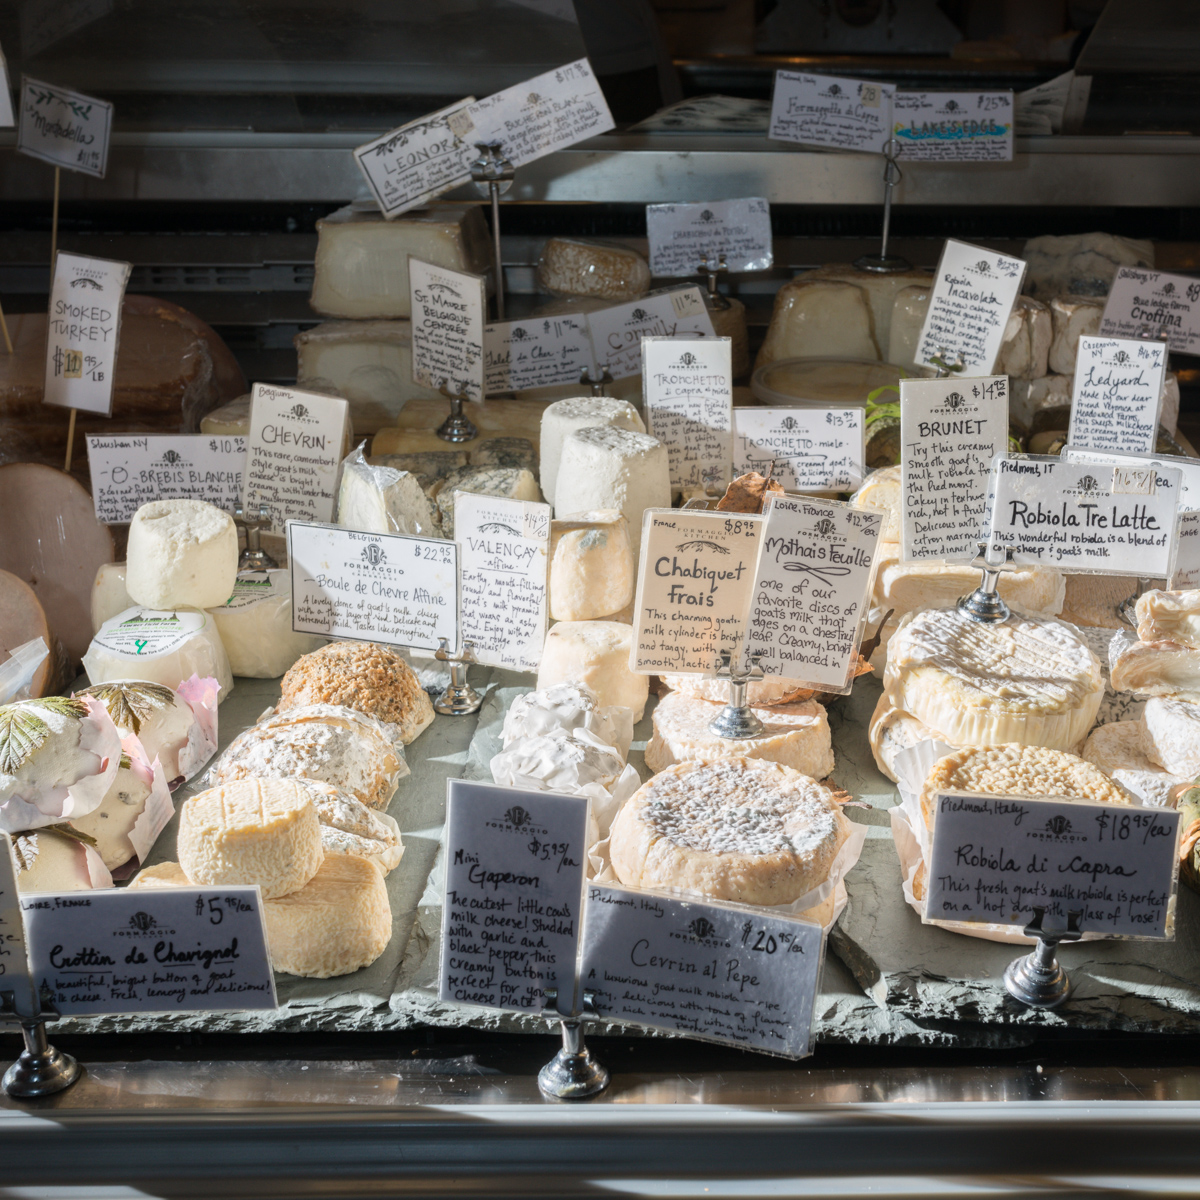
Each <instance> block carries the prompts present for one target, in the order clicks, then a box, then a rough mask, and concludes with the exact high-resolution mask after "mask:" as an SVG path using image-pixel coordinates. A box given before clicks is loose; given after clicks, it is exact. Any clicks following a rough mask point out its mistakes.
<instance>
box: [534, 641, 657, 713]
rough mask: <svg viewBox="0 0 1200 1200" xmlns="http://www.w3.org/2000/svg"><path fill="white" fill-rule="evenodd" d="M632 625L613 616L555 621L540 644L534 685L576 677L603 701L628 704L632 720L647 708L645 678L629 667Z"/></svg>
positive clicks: (551, 684)
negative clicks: (543, 641) (539, 658)
mask: <svg viewBox="0 0 1200 1200" xmlns="http://www.w3.org/2000/svg"><path fill="white" fill-rule="evenodd" d="M632 645H633V626H632V625H623V624H621V623H620V622H618V621H560V622H559V623H558V624H557V625H554V626H552V627H551V629H550V632H549V633H548V634H547V635H546V642H545V645H544V646H543V648H542V661H541V665H540V667H539V668H538V678H537V686H538V691H544V690H545V689H546V688H551V687H554V686H555V685H556V684H560V683H580V684H583V686H584V687H588V688H591V690H592V691H593V692H595V693H596V698H597V700H598V701H599V702H600V703H601V704H602V705H610V704H618V705H621V706H622V707H624V708H631V709H633V719H634V722H635V723H636V722H638V721H640V720H641V719H642V715H643V713H645V711H646V698H647V697H648V696H649V695H650V678H649V676H647V675H635V674H634V673H633V672H632V671H631V670H630V669H629V651H630V648H631V646H632Z"/></svg>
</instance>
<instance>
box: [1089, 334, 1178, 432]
mask: <svg viewBox="0 0 1200 1200" xmlns="http://www.w3.org/2000/svg"><path fill="white" fill-rule="evenodd" d="M1166 365H1167V348H1166V346H1165V345H1164V344H1163V343H1162V342H1144V341H1127V340H1125V339H1122V338H1098V337H1081V338H1080V339H1079V351H1078V355H1077V358H1076V362H1075V383H1074V387H1073V389H1072V395H1071V428H1070V434H1069V441H1070V443H1071V445H1072V446H1079V447H1080V448H1083V449H1089V450H1119V451H1123V452H1125V453H1127V454H1153V453H1154V447H1155V445H1156V444H1157V442H1158V410H1159V406H1160V404H1161V403H1162V383H1163V372H1164V371H1165V370H1166Z"/></svg>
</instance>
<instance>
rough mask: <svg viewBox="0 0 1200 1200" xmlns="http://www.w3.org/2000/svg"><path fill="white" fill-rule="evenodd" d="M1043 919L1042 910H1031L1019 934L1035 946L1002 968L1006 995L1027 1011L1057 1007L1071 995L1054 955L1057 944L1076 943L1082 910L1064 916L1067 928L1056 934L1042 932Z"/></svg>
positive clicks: (1067, 982) (1067, 980) (1064, 972)
mask: <svg viewBox="0 0 1200 1200" xmlns="http://www.w3.org/2000/svg"><path fill="white" fill-rule="evenodd" d="M1045 919H1046V910H1045V909H1044V908H1035V909H1034V910H1033V920H1032V921H1030V922H1029V924H1028V925H1026V926H1025V929H1024V931H1023V932H1024V934H1025V936H1026V937H1031V938H1037V946H1036V947H1034V949H1033V950H1032V951H1031V952H1030V953H1029V954H1026V955H1023V956H1022V957H1020V958H1014V959H1013V960H1012V962H1010V963H1009V964H1008V966H1007V967H1006V968H1005V969H1004V987H1005V989H1006V990H1007V991H1008V994H1009V995H1010V996H1012V997H1013V999H1014V1000H1019V1001H1020V1002H1021V1003H1022V1004H1025V1005H1028V1006H1029V1007H1030V1008H1057V1007H1058V1006H1059V1005H1060V1004H1061V1003H1062V1002H1063V1001H1064V1000H1065V999H1066V998H1067V997H1068V996H1069V995H1070V994H1071V981H1070V979H1068V978H1067V973H1066V971H1064V970H1063V968H1062V964H1061V963H1060V962H1059V961H1058V959H1057V957H1056V952H1057V950H1058V943H1059V942H1077V941H1079V939H1080V938H1081V937H1083V932H1082V930H1081V929H1080V928H1079V922H1080V921H1081V920H1082V919H1083V912H1082V911H1080V912H1069V913H1067V927H1066V929H1064V930H1062V931H1061V932H1059V933H1051V932H1048V931H1047V930H1045V929H1044V928H1043V924H1044V923H1045Z"/></svg>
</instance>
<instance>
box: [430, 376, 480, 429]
mask: <svg viewBox="0 0 1200 1200" xmlns="http://www.w3.org/2000/svg"><path fill="white" fill-rule="evenodd" d="M439 390H440V391H441V393H442V395H443V396H445V397H446V399H447V400H449V401H450V415H449V416H448V417H447V418H446V419H445V420H444V421H443V422H442V423H441V424H440V425H439V426H438V427H437V435H438V437H440V438H441V439H442V441H443V442H470V441H473V440H474V439H475V438H477V437H478V436H479V430H478V429H476V428H475V426H474V425H473V424H472V423H471V420H470V418H469V417H467V416H466V415H464V413H463V401H464V400H469V399H470V397H469V396H462V395H456V394H455V393H453V392H451V390H450V381H449V380H448V379H447V380H443V382H442V386H441V388H440V389H439Z"/></svg>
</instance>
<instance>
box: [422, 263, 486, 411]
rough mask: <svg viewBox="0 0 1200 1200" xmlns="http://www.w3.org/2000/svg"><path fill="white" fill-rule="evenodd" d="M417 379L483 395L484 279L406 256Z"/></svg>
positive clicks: (426, 384) (459, 393) (470, 395)
mask: <svg viewBox="0 0 1200 1200" xmlns="http://www.w3.org/2000/svg"><path fill="white" fill-rule="evenodd" d="M408 280H409V290H410V292H411V295H412V371H413V382H414V383H419V384H421V386H422V387H427V388H434V389H438V388H441V387H443V386H445V387H448V388H449V389H450V392H451V394H452V395H455V396H464V397H466V399H468V400H482V399H483V315H484V305H485V299H484V281H483V279H482V277H481V276H479V275H471V274H469V273H467V272H466V271H454V270H451V268H449V267H436V266H434V265H433V264H432V263H427V262H425V261H423V260H422V259H419V258H413V257H412V255H409V258H408Z"/></svg>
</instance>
